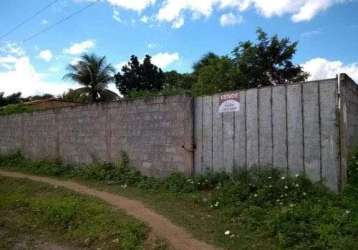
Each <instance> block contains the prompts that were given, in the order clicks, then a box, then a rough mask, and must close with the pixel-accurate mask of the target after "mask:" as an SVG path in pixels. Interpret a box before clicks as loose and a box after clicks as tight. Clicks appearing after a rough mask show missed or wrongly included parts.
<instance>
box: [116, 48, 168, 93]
mask: <svg viewBox="0 0 358 250" xmlns="http://www.w3.org/2000/svg"><path fill="white" fill-rule="evenodd" d="M115 79H116V86H117V88H118V90H119V92H120V93H121V94H122V95H124V96H128V95H130V93H131V92H136V91H138V92H140V91H144V92H146V91H149V92H158V91H161V90H162V89H163V85H164V80H165V77H164V73H163V71H162V70H161V69H160V68H159V67H157V66H155V65H154V64H152V62H151V57H150V56H149V55H146V56H145V58H144V60H143V63H140V62H139V60H138V57H136V56H134V55H132V56H131V58H130V60H129V62H128V64H127V65H125V66H123V67H122V73H121V72H119V73H117V74H116V75H115Z"/></svg>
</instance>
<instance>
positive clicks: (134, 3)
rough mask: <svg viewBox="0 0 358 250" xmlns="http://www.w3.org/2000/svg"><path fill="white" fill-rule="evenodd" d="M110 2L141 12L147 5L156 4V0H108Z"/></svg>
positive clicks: (116, 5)
mask: <svg viewBox="0 0 358 250" xmlns="http://www.w3.org/2000/svg"><path fill="white" fill-rule="evenodd" d="M107 2H108V3H109V4H111V5H112V6H115V7H120V8H124V9H128V10H133V11H138V12H141V11H143V10H144V9H146V8H147V7H149V6H151V5H153V4H155V0H107Z"/></svg>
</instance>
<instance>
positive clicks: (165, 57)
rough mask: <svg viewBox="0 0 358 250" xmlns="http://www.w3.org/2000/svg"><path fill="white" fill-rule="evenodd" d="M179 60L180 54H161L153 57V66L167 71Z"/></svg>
mask: <svg viewBox="0 0 358 250" xmlns="http://www.w3.org/2000/svg"><path fill="white" fill-rule="evenodd" d="M179 59H180V57H179V53H168V52H164V53H162V52H161V53H158V54H155V55H153V56H152V62H153V64H155V65H157V66H159V67H160V68H162V69H165V68H166V67H168V66H169V65H170V64H172V63H174V62H176V61H178V60H179Z"/></svg>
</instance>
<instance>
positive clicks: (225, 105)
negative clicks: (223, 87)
mask: <svg viewBox="0 0 358 250" xmlns="http://www.w3.org/2000/svg"><path fill="white" fill-rule="evenodd" d="M239 111H240V92H233V93H227V94H223V95H221V96H220V97H219V113H227V112H239Z"/></svg>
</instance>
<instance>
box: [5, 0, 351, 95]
mask: <svg viewBox="0 0 358 250" xmlns="http://www.w3.org/2000/svg"><path fill="white" fill-rule="evenodd" d="M89 4H91V6H90V7H88V8H86V7H87V6H89ZM356 13H358V0H295V1H291V0H97V1H96V0H57V1H56V0H27V1H23V0H1V1H0V92H5V93H6V94H11V93H13V92H17V91H21V92H22V93H23V95H25V96H27V95H32V94H40V93H52V94H60V93H62V92H64V91H65V90H66V89H68V88H70V87H71V88H75V87H76V84H74V83H71V82H66V81H64V80H63V79H62V76H63V75H64V74H65V73H66V71H65V68H66V65H67V64H69V63H73V62H76V60H78V57H79V56H80V55H81V54H82V53H84V52H95V53H96V54H98V55H105V56H107V59H108V61H109V62H110V63H112V64H113V65H114V66H116V67H117V68H120V67H121V65H123V64H124V63H125V62H126V61H127V60H128V58H129V56H130V55H132V54H135V55H137V56H138V57H140V58H142V57H144V55H145V54H150V55H151V56H152V57H153V61H154V63H156V64H157V65H159V66H160V67H162V68H163V69H164V70H172V69H174V70H177V71H179V72H190V71H191V67H192V65H193V63H194V62H195V61H196V60H198V59H199V58H200V57H201V56H202V55H203V54H204V53H207V52H208V51H212V52H215V53H217V54H228V53H230V52H231V50H232V49H233V47H234V46H236V45H237V44H238V42H240V41H246V40H254V39H255V37H256V35H255V30H256V28H257V27H262V28H263V29H264V30H265V31H266V32H268V33H269V34H276V33H277V34H279V35H280V36H284V37H289V38H290V39H291V40H298V41H299V47H298V52H297V55H296V56H295V58H294V61H295V62H296V63H298V64H301V65H303V66H304V68H305V70H306V71H308V72H309V73H310V74H311V79H319V78H328V77H334V76H335V74H337V73H339V72H345V73H348V74H349V75H351V77H353V78H354V79H355V80H356V81H357V82H358V15H357V14H356ZM65 19H66V21H64V20H65ZM59 22H60V24H58V23H59Z"/></svg>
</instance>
